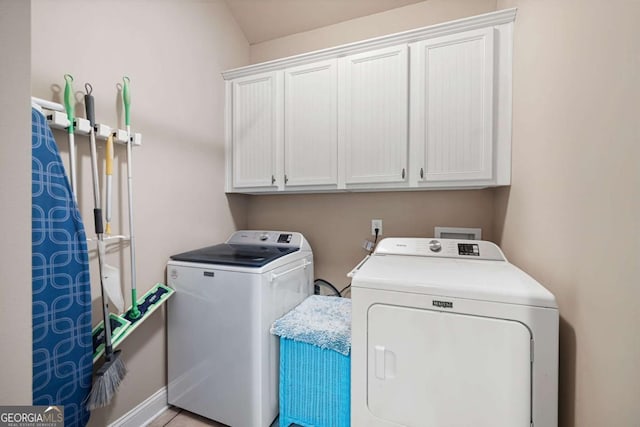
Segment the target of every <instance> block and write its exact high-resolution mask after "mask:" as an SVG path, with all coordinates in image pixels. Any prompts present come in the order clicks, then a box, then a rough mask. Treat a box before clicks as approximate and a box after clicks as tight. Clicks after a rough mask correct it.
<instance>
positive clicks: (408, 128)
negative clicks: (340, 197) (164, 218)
mask: <svg viewBox="0 0 640 427" xmlns="http://www.w3.org/2000/svg"><path fill="white" fill-rule="evenodd" d="M515 16H516V9H505V10H500V11H497V12H491V13H487V14H484V15H479V16H473V17H469V18H464V19H459V20H457V21H451V22H445V23H442V24H437V25H433V26H430V27H424V28H418V29H415V30H410V31H405V32H402V33H397V34H391V35H388V36H383V37H378V38H374V39H370V40H364V41H360V42H355V43H351V44H347V45H343V46H338V47H335V48H330V49H324V50H320V51H317V52H310V53H304V54H301V55H297V56H292V57H289V58H283V59H280V60H275V61H269V62H265V63H262V64H254V65H250V66H247V67H242V68H237V69H235V70H230V71H227V72H224V73H223V77H224V79H225V80H226V110H225V114H226V128H225V135H226V148H227V149H226V160H227V161H226V166H227V173H226V177H227V183H226V190H227V191H228V192H238V193H275V192H318V191H377V190H394V189H396V190H427V189H443V188H485V187H492V186H500V185H509V184H510V183H511V117H512V112H511V99H512V93H511V86H512V62H513V60H512V51H513V21H514V20H515Z"/></svg>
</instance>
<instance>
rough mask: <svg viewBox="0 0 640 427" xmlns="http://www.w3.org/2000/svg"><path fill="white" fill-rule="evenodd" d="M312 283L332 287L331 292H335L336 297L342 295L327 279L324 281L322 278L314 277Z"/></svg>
mask: <svg viewBox="0 0 640 427" xmlns="http://www.w3.org/2000/svg"><path fill="white" fill-rule="evenodd" d="M313 284H314V285H323V286H327V287H329V288H331V289H333V292H335V294H336V296H337V297H340V296H342V295H340V291H339V290H338V289H337V288H336V287H335V286H333V285H332V284H331V283H330V282H328V281H326V280H324V279H316V280H315V281H314V282H313Z"/></svg>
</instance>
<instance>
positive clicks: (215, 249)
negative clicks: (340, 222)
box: [167, 231, 313, 427]
mask: <svg viewBox="0 0 640 427" xmlns="http://www.w3.org/2000/svg"><path fill="white" fill-rule="evenodd" d="M167 276H168V282H169V286H171V287H172V288H173V289H175V290H176V293H175V295H174V296H173V298H171V300H170V301H169V302H170V304H169V305H168V310H167V316H168V322H167V323H168V337H167V347H168V356H167V357H168V362H167V363H168V377H169V378H168V401H169V404H171V405H175V406H177V407H179V408H184V409H186V410H188V411H191V412H194V413H196V414H200V415H202V416H204V417H207V418H210V419H213V420H216V421H219V422H221V423H224V424H227V425H230V426H234V427H268V426H270V425H271V423H272V422H273V420H274V419H275V418H276V417H277V415H278V362H279V344H278V340H277V337H275V336H273V335H271V334H270V333H269V328H270V326H271V324H272V323H273V322H274V321H275V320H276V319H278V318H279V317H281V316H282V315H283V314H285V313H287V312H288V311H289V310H291V309H292V308H293V307H295V306H296V305H298V304H299V303H300V302H302V300H304V299H305V298H306V297H307V296H309V295H311V294H312V293H313V253H312V251H311V247H310V246H309V243H308V242H307V241H306V239H305V238H304V237H303V236H302V234H300V233H294V232H288V231H238V232H236V233H234V234H233V235H232V236H231V237H230V238H229V239H228V240H227V241H226V242H225V243H223V244H219V245H215V246H210V247H206V248H202V249H198V250H195V251H190V252H186V253H183V254H179V255H174V256H172V257H171V260H170V261H169V262H168V264H167Z"/></svg>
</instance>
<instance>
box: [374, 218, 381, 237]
mask: <svg viewBox="0 0 640 427" xmlns="http://www.w3.org/2000/svg"><path fill="white" fill-rule="evenodd" d="M376 228H377V229H378V236H382V220H381V219H372V220H371V235H372V236H375V235H376Z"/></svg>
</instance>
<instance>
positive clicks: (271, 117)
mask: <svg viewBox="0 0 640 427" xmlns="http://www.w3.org/2000/svg"><path fill="white" fill-rule="evenodd" d="M280 75H281V74H280ZM278 86H279V84H278V74H277V72H271V73H264V74H259V75H255V76H249V77H245V78H239V79H236V80H234V81H233V82H232V101H231V102H232V105H233V111H232V119H231V120H232V159H233V187H235V188H246V187H274V186H275V185H276V184H277V183H276V167H277V157H276V156H277V151H278V147H279V138H281V134H282V132H281V131H280V129H279V127H278V123H279V121H280V119H279V115H280V108H279V105H280V106H281V105H282V104H281V101H280V97H279V95H278Z"/></svg>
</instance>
